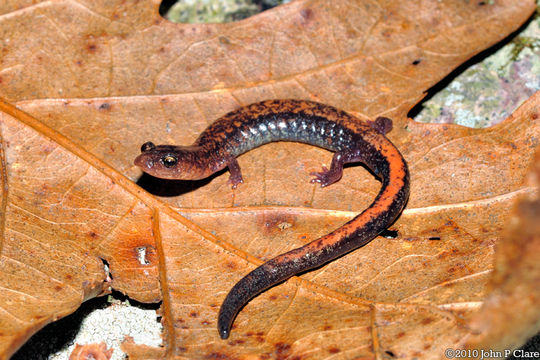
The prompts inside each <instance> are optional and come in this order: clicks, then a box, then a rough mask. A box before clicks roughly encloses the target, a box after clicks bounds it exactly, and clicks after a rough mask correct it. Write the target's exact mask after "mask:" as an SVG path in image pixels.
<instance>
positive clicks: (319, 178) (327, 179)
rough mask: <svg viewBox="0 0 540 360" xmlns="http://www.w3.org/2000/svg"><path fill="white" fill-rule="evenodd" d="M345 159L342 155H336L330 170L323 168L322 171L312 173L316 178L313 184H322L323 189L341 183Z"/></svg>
mask: <svg viewBox="0 0 540 360" xmlns="http://www.w3.org/2000/svg"><path fill="white" fill-rule="evenodd" d="M344 163H345V162H344V157H343V154H342V153H339V152H337V153H335V154H334V157H333V158H332V164H331V165H330V170H328V169H327V168H326V166H323V168H322V171H320V172H312V173H310V175H313V176H315V178H314V179H311V183H316V182H318V183H319V184H321V187H325V186H328V185H331V184H333V183H335V182H336V181H339V179H341V176H342V175H343V164H344Z"/></svg>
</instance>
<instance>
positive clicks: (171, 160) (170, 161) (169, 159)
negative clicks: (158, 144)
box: [161, 154, 178, 168]
mask: <svg viewBox="0 0 540 360" xmlns="http://www.w3.org/2000/svg"><path fill="white" fill-rule="evenodd" d="M177 162H178V159H177V158H176V156H174V155H171V154H169V155H165V156H164V157H162V158H161V163H162V164H163V165H165V167H167V168H170V167H173V166H174V165H176V163H177Z"/></svg>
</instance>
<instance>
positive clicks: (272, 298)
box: [270, 294, 278, 300]
mask: <svg viewBox="0 0 540 360" xmlns="http://www.w3.org/2000/svg"><path fill="white" fill-rule="evenodd" d="M277 298H278V297H277V295H274V294H272V295H270V300H276V299H277Z"/></svg>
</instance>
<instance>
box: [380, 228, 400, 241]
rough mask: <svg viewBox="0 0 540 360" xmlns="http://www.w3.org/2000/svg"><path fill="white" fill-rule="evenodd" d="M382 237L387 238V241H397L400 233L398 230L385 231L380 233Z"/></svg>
mask: <svg viewBox="0 0 540 360" xmlns="http://www.w3.org/2000/svg"><path fill="white" fill-rule="evenodd" d="M380 235H381V236H382V237H385V238H387V239H396V238H397V237H398V236H399V233H398V232H397V230H388V229H386V230H384V231H382V232H381V233H380Z"/></svg>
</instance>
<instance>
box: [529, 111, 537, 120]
mask: <svg viewBox="0 0 540 360" xmlns="http://www.w3.org/2000/svg"><path fill="white" fill-rule="evenodd" d="M531 117H532V118H533V120H536V119H538V113H536V112H535V113H533V114H532V115H531Z"/></svg>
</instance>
